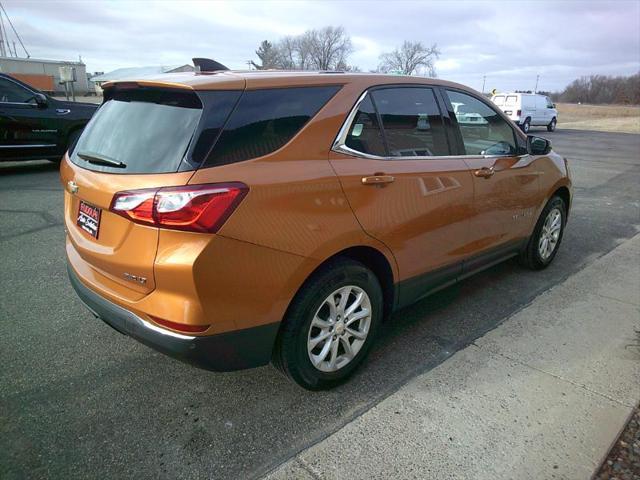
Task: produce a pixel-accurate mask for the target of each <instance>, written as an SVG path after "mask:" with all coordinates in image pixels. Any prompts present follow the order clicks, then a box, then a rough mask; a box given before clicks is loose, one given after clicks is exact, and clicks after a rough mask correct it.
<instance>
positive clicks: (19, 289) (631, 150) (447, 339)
mask: <svg viewBox="0 0 640 480" xmlns="http://www.w3.org/2000/svg"><path fill="white" fill-rule="evenodd" d="M532 133H533V134H536V133H538V134H539V135H541V136H546V137H547V138H549V139H550V140H551V141H552V143H553V145H554V148H555V149H556V150H557V151H558V152H560V153H561V154H563V155H564V156H566V157H568V158H569V160H570V166H571V170H572V174H573V177H574V184H575V198H574V205H573V208H572V211H571V214H570V217H569V224H568V227H567V230H566V234H565V238H564V240H563V245H562V248H561V250H560V252H559V254H558V256H557V258H556V261H555V263H554V264H553V265H552V266H551V267H550V268H548V269H547V270H545V271H543V272H530V271H527V270H524V269H522V268H520V267H519V266H518V265H517V264H516V263H515V262H507V263H505V264H502V265H498V266H496V267H494V268H492V269H490V270H488V271H486V272H484V273H482V274H479V275H477V276H475V277H473V278H470V279H468V280H466V281H464V282H462V283H461V284H459V285H457V286H455V287H451V288H449V289H447V290H444V291H442V292H440V293H439V294H437V295H436V296H433V297H431V298H429V299H426V300H424V301H422V302H420V303H418V304H416V305H414V306H412V307H409V308H407V309H405V310H402V311H400V312H398V313H396V314H395V315H394V317H393V318H392V320H391V321H390V322H388V323H387V324H385V326H384V328H383V331H382V335H381V338H380V339H379V341H378V343H377V345H376V346H375V347H374V349H373V351H372V354H371V355H370V357H369V359H368V361H367V362H366V365H365V366H364V368H362V369H360V370H359V372H358V373H357V374H356V375H355V377H354V378H353V379H352V380H351V381H350V382H349V383H347V384H345V385H343V386H342V387H340V388H338V389H335V390H333V391H330V392H320V393H311V392H307V391H304V390H302V389H300V388H299V387H297V386H296V385H294V384H292V383H290V382H289V381H287V380H286V379H285V378H284V377H282V376H281V375H280V374H279V373H277V372H276V371H275V370H274V369H273V368H272V367H264V368H260V369H255V370H248V371H243V372H238V373H225V374H214V373H209V372H205V371H201V370H197V369H194V368H192V367H189V366H187V365H183V364H181V363H179V362H176V361H174V360H171V359H169V358H167V357H164V356H162V355H161V354H157V353H155V352H153V351H152V350H150V349H148V348H146V347H144V346H142V345H141V344H139V343H137V342H135V341H133V340H130V339H128V338H127V337H124V336H122V335H120V334H119V333H117V332H115V331H114V330H112V329H111V328H109V327H108V326H106V325H105V324H103V323H102V322H100V321H98V320H95V319H94V318H93V316H92V315H91V314H89V313H88V311H86V309H85V308H84V307H83V306H82V305H81V303H80V301H79V300H77V299H76V297H75V294H74V293H73V292H72V289H71V287H70V285H69V283H68V280H67V277H66V270H65V259H64V249H63V244H64V234H63V226H62V188H61V186H60V183H59V181H58V173H57V168H56V166H55V165H53V164H50V163H47V162H27V163H24V164H16V163H12V164H5V165H2V164H0V253H1V256H0V258H1V260H2V273H1V274H0V292H2V293H1V294H0V365H2V368H1V369H0V477H2V478H28V477H34V478H41V477H52V478H65V479H66V478H105V477H106V478H110V477H115V478H123V477H135V478H230V477H242V478H247V477H256V476H259V475H261V474H263V473H265V472H266V471H268V470H270V469H271V468H273V467H275V466H276V465H278V464H279V463H281V462H283V461H284V460H286V459H288V458H289V457H291V456H293V455H294V454H295V453H297V452H298V451H300V450H302V449H303V448H306V447H308V446H309V445H311V444H313V443H315V442H318V441H319V440H321V439H323V438H325V437H326V436H327V435H329V434H330V433H332V432H334V431H335V430H337V429H338V428H340V427H341V426H342V425H344V424H345V423H346V422H348V421H350V420H351V419H353V418H354V417H355V416H358V415H359V414H361V413H362V412H364V411H366V410H367V409H369V408H370V407H371V406H373V405H375V404H376V403H378V402H380V401H381V400H382V399H384V398H385V397H386V396H388V395H389V394H390V393H393V392H394V391H396V390H397V389H398V388H399V387H400V386H401V385H403V384H404V383H405V382H407V381H408V380H409V379H411V378H413V377H415V376H416V375H418V374H420V373H423V372H427V371H429V370H430V369H432V368H434V367H435V366H437V365H438V364H440V363H442V362H443V361H444V360H446V359H447V358H448V357H450V356H451V355H452V354H453V353H455V352H456V351H457V350H459V349H461V348H462V347H464V346H466V345H468V344H470V343H471V342H473V341H474V340H475V339H476V338H478V337H479V336H481V335H482V334H484V333H485V332H487V331H489V330H491V329H493V328H494V327H496V326H497V325H498V324H500V323H501V322H502V321H503V320H504V319H505V318H506V317H508V316H509V315H511V314H513V313H514V312H516V311H518V310H520V309H522V308H523V307H524V306H526V305H527V304H528V303H529V302H530V301H531V300H532V299H533V298H535V297H536V296H537V295H539V294H540V293H542V292H544V291H546V290H548V289H549V288H551V287H552V286H553V285H555V284H557V283H558V282H560V281H562V280H563V279H564V278H566V277H567V276H568V275H570V274H571V273H574V272H576V271H578V270H580V269H581V268H583V267H584V266H586V265H588V264H590V263H591V262H593V261H594V260H595V259H596V258H598V257H600V256H602V255H604V254H605V253H607V252H609V251H610V250H612V249H613V248H614V247H615V246H616V245H618V244H619V243H621V242H622V241H624V240H625V239H628V238H631V237H632V236H634V235H635V234H636V233H637V232H638V231H639V230H640V189H639V188H638V185H640V135H632V134H615V133H598V132H584V131H577V130H565V131H562V130H558V131H557V132H554V133H547V132H546V131H542V130H541V131H538V132H536V131H533V132H532ZM602 334H603V335H606V334H607V331H606V327H605V326H603V331H602ZM585 355H588V352H585ZM336 448H340V449H348V448H349V446H348V445H336Z"/></svg>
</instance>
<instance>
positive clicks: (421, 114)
mask: <svg viewBox="0 0 640 480" xmlns="http://www.w3.org/2000/svg"><path fill="white" fill-rule="evenodd" d="M372 96H373V101H374V103H375V105H376V108H377V109H378V112H379V113H380V116H381V117H382V128H383V130H384V135H385V138H386V141H387V146H388V148H389V155H390V156H392V157H416V156H418V157H423V156H443V155H449V146H448V144H447V137H446V133H445V130H444V125H443V123H442V117H441V116H440V110H439V108H438V104H437V103H436V97H435V95H434V93H433V90H432V89H431V88H424V87H404V88H383V89H380V90H374V91H373V92H372Z"/></svg>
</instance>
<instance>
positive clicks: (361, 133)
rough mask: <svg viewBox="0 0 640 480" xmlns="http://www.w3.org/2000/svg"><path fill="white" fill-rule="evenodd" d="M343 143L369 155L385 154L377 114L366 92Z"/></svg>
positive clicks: (383, 155) (384, 155)
mask: <svg viewBox="0 0 640 480" xmlns="http://www.w3.org/2000/svg"><path fill="white" fill-rule="evenodd" d="M345 145H346V146H347V147H349V148H351V149H353V150H357V151H358V152H362V153H368V154H369V155H377V156H379V157H386V156H387V151H386V149H385V148H384V140H382V132H381V131H380V125H379V124H378V116H377V114H376V111H375V109H374V108H373V104H372V103H371V97H369V95H368V94H367V96H366V97H365V99H364V100H363V101H362V103H360V106H359V107H358V113H356V116H355V117H354V119H353V122H352V123H351V128H350V129H349V133H348V134H347V139H346V141H345Z"/></svg>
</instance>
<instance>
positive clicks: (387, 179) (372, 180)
mask: <svg viewBox="0 0 640 480" xmlns="http://www.w3.org/2000/svg"><path fill="white" fill-rule="evenodd" d="M394 180H395V177H392V176H391V175H372V176H370V177H362V184H363V185H384V184H385V183H392V182H393V181H394Z"/></svg>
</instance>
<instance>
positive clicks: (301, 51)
mask: <svg viewBox="0 0 640 480" xmlns="http://www.w3.org/2000/svg"><path fill="white" fill-rule="evenodd" d="M267 43H269V42H267ZM269 45H271V44H269ZM265 48H266V45H265V42H262V43H261V44H260V47H259V48H258V50H256V55H258V57H259V58H260V60H261V61H262V65H260V67H262V68H282V69H287V70H337V69H340V70H351V71H355V70H356V69H357V67H354V66H349V65H348V64H347V58H348V56H349V54H350V53H351V52H352V51H353V47H352V45H351V39H350V38H349V36H348V35H347V33H346V32H345V30H344V28H343V27H331V26H329V27H324V28H321V29H319V30H307V31H306V32H304V33H303V34H302V35H298V36H296V37H284V38H282V39H281V40H279V41H278V42H277V43H276V44H275V46H274V47H273V49H274V50H275V52H276V54H275V57H274V59H273V64H274V66H269V67H265V65H266V63H265V59H264V58H263V56H262V55H263V54H265ZM267 50H268V49H267ZM267 57H268V58H271V56H270V54H268V55H267ZM252 63H253V62H252ZM253 64H254V65H255V66H256V68H259V66H258V65H256V64H255V63H253Z"/></svg>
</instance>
